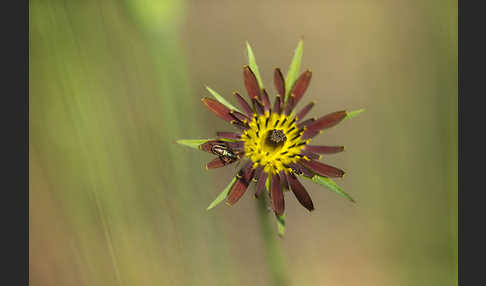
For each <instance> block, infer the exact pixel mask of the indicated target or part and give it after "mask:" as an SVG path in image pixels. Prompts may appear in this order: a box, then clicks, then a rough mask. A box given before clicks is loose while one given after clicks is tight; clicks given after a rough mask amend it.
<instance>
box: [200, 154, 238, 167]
mask: <svg viewBox="0 0 486 286" xmlns="http://www.w3.org/2000/svg"><path fill="white" fill-rule="evenodd" d="M234 162H236V161H233V160H231V161H224V160H223V159H221V158H220V157H216V158H214V159H213V160H211V162H209V163H207V164H206V168H207V169H216V168H221V167H224V166H226V165H229V164H231V163H234Z"/></svg>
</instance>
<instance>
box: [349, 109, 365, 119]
mask: <svg viewBox="0 0 486 286" xmlns="http://www.w3.org/2000/svg"><path fill="white" fill-rule="evenodd" d="M363 111H365V110H364V108H363V109H359V110H355V111H350V112H347V111H346V117H344V119H351V118H353V117H355V116H357V115H358V114H360V113H361V112H363Z"/></svg>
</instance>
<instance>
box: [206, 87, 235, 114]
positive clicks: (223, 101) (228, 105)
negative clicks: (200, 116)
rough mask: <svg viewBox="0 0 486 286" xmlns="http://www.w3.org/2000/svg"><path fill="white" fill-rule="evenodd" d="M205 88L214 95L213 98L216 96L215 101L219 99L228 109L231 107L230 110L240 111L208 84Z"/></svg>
mask: <svg viewBox="0 0 486 286" xmlns="http://www.w3.org/2000/svg"><path fill="white" fill-rule="evenodd" d="M206 89H207V90H208V91H209V93H211V94H212V95H213V96H214V98H216V100H217V101H219V102H220V103H221V104H223V105H224V106H226V107H228V108H229V109H232V110H236V111H238V112H241V110H239V109H238V108H236V107H235V106H233V105H232V104H231V103H229V102H228V101H227V100H226V99H224V97H222V96H221V95H219V93H217V92H216V91H214V90H212V89H211V88H210V87H209V86H206Z"/></svg>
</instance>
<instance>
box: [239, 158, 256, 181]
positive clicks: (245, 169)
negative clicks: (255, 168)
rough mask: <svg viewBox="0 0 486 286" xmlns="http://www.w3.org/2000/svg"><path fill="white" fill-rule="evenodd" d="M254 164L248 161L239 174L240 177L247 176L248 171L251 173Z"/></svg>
mask: <svg viewBox="0 0 486 286" xmlns="http://www.w3.org/2000/svg"><path fill="white" fill-rule="evenodd" d="M252 165H253V162H252V161H251V160H248V161H246V162H245V164H243V167H241V169H240V171H239V172H238V176H242V177H243V176H246V175H247V174H248V171H250V168H251V167H252Z"/></svg>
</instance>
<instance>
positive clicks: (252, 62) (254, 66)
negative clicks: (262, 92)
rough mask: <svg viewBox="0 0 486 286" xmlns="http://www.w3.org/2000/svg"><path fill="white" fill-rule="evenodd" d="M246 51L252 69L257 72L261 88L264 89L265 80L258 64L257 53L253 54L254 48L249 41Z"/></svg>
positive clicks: (256, 75)
mask: <svg viewBox="0 0 486 286" xmlns="http://www.w3.org/2000/svg"><path fill="white" fill-rule="evenodd" d="M246 51H247V53H248V65H249V66H250V69H251V71H252V72H253V73H254V74H255V77H256V79H257V81H258V86H259V87H260V89H263V82H262V78H261V77H260V71H259V70H258V66H257V63H256V60H255V55H254V54H253V50H252V49H251V46H250V44H249V43H248V42H246Z"/></svg>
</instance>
